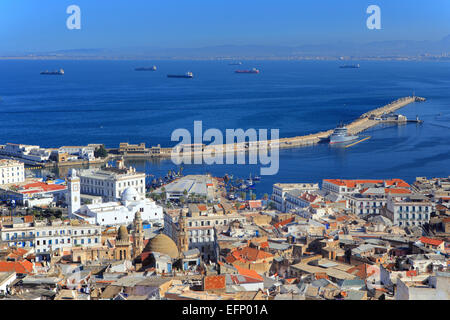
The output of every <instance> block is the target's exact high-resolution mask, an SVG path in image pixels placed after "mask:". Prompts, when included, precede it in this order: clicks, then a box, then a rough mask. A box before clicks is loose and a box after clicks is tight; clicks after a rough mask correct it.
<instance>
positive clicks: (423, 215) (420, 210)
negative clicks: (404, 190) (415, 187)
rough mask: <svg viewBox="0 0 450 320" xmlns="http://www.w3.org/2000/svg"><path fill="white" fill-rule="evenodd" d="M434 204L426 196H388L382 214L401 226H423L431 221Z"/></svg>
mask: <svg viewBox="0 0 450 320" xmlns="http://www.w3.org/2000/svg"><path fill="white" fill-rule="evenodd" d="M432 212H433V204H432V202H430V201H429V200H428V199H427V198H426V197H425V196H423V195H420V194H412V195H408V196H403V197H401V196H398V195H397V196H392V195H389V196H388V197H387V202H386V207H385V208H383V210H382V215H384V216H385V217H387V218H389V219H390V220H391V221H392V222H393V224H394V225H397V226H400V227H407V226H421V225H423V224H425V223H428V222H429V221H430V216H431V213H432Z"/></svg>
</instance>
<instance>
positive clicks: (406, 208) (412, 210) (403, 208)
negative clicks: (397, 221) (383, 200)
mask: <svg viewBox="0 0 450 320" xmlns="http://www.w3.org/2000/svg"><path fill="white" fill-rule="evenodd" d="M409 208H410V207H409V206H399V207H398V211H399V212H401V211H405V212H410V211H411V212H415V211H419V212H421V211H425V212H428V206H424V207H422V206H417V207H416V206H412V207H411V210H409ZM416 208H418V210H416ZM422 208H424V209H423V210H422Z"/></svg>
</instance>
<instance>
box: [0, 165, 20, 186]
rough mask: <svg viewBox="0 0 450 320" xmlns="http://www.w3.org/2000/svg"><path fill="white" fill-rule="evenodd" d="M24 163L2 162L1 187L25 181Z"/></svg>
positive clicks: (0, 166) (0, 171)
mask: <svg viewBox="0 0 450 320" xmlns="http://www.w3.org/2000/svg"><path fill="white" fill-rule="evenodd" d="M24 167H25V166H24V164H23V162H20V161H16V160H0V185H3V184H8V183H18V182H23V181H25V169H24Z"/></svg>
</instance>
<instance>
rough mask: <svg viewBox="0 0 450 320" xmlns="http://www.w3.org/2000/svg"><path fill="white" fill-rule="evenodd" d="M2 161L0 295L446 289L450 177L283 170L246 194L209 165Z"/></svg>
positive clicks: (338, 293) (309, 295)
mask: <svg viewBox="0 0 450 320" xmlns="http://www.w3.org/2000/svg"><path fill="white" fill-rule="evenodd" d="M122 148H123V149H124V148H127V152H133V150H135V152H139V151H141V150H140V149H142V148H144V146H143V145H139V146H131V145H122ZM133 148H134V149H133ZM124 150H125V149H124ZM76 151H77V150H75V149H73V150H72V149H70V150H69V149H68V150H65V152H76ZM84 151H86V152H87V150H84ZM84 151H83V150H81V149H80V150H78V151H77V152H81V153H83V152H84ZM87 157H89V155H88V156H87ZM0 163H1V164H2V168H9V169H6V170H7V171H6V172H7V173H8V172H9V174H10V176H8V177H9V178H6V179H10V181H9V182H8V181H7V182H6V183H5V184H3V185H1V186H0V196H1V197H2V198H1V199H2V212H3V214H2V215H1V216H0V299H6V300H8V299H24V300H28V299H37V300H42V299H53V300H62V299H64V300H66V299H71V300H136V299H140V300H143V299H144V300H145V299H168V300H186V299H200V300H202V299H209V300H223V299H225V300H227V299H232V300H379V299H384V300H411V299H425V300H427V299H429V300H432V299H439V300H448V299H449V294H450V292H449V288H450V286H449V284H450V283H449V279H450V272H449V270H448V265H449V254H450V250H449V249H450V246H449V244H450V243H449V236H450V177H446V178H432V179H428V178H424V177H418V178H417V179H416V181H415V182H414V183H412V184H409V183H407V182H405V181H403V180H401V179H388V180H383V179H379V180H343V179H325V180H323V181H322V182H321V183H317V182H314V183H310V182H299V183H289V184H283V183H276V184H274V185H273V192H272V195H271V196H270V197H269V198H268V199H267V198H263V199H254V198H252V199H251V200H246V199H241V197H240V196H239V197H231V196H230V195H231V194H232V193H233V192H232V191H230V183H231V182H230V181H228V180H229V179H228V178H227V179H225V178H224V177H212V176H210V175H188V176H182V175H180V174H177V175H174V174H172V177H171V178H170V177H166V179H169V180H168V181H165V182H164V183H163V185H162V186H161V185H160V186H157V187H155V188H153V187H152V188H151V189H150V187H149V186H148V185H147V183H146V175H145V174H144V173H140V172H137V171H136V170H135V169H134V168H132V167H126V166H125V165H124V163H123V160H122V159H120V158H119V159H118V160H117V161H116V165H115V166H111V165H109V164H108V165H104V166H103V167H102V168H100V167H99V168H97V169H88V170H86V169H84V170H83V169H69V170H68V171H67V174H66V175H65V176H64V177H61V178H62V179H55V180H53V181H42V180H39V179H37V178H26V177H24V167H23V163H20V162H18V161H13V160H7V161H5V160H3V161H1V162H0ZM2 172H3V171H2ZM19 172H20V173H19ZM11 173H14V176H13V175H11ZM13 177H14V178H13ZM11 179H17V180H14V181H11ZM235 194H239V191H238V192H235ZM13 199H15V200H17V201H15V202H12V200H13Z"/></svg>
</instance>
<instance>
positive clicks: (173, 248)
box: [144, 233, 179, 259]
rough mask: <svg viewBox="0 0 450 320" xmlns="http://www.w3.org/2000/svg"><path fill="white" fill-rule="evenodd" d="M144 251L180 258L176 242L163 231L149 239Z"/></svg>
mask: <svg viewBox="0 0 450 320" xmlns="http://www.w3.org/2000/svg"><path fill="white" fill-rule="evenodd" d="M144 251H147V252H159V253H163V254H167V255H168V256H169V257H171V258H172V259H176V258H178V254H179V253H178V248H177V245H176V244H175V242H174V241H173V240H172V239H170V238H169V237H168V236H166V235H165V234H161V233H160V234H158V235H157V236H156V237H154V238H152V239H150V240H149V241H148V243H147V245H146V246H145V249H144Z"/></svg>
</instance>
